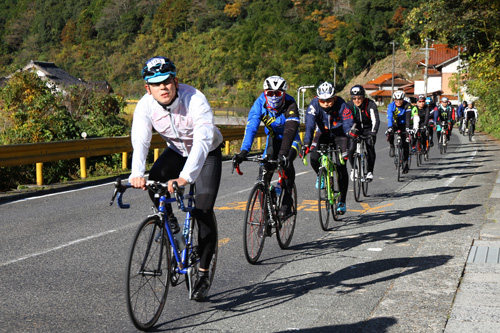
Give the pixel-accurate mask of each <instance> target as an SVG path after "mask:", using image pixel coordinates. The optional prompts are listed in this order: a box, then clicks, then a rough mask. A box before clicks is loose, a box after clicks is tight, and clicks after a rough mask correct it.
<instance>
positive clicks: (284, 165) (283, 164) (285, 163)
mask: <svg viewBox="0 0 500 333" xmlns="http://www.w3.org/2000/svg"><path fill="white" fill-rule="evenodd" d="M288 163H289V159H288V158H286V157H285V156H284V155H279V156H278V164H279V165H280V167H282V168H283V169H286V168H287V167H288Z"/></svg>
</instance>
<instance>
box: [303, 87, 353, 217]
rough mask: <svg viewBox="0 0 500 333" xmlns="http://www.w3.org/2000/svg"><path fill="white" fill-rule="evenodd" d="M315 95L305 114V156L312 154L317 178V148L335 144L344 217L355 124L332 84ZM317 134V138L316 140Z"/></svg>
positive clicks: (340, 212)
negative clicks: (338, 156)
mask: <svg viewBox="0 0 500 333" xmlns="http://www.w3.org/2000/svg"><path fill="white" fill-rule="evenodd" d="M316 94H317V96H316V97H315V98H313V100H312V101H311V103H310V104H309V106H308V108H307V110H306V116H305V121H306V133H305V135H304V146H303V147H302V148H303V151H302V154H303V156H305V155H306V154H308V153H309V152H310V153H311V155H310V156H311V157H310V161H311V167H312V168H313V169H314V171H315V172H316V174H317V173H318V171H319V167H320V163H319V157H320V156H319V153H318V151H317V145H319V144H328V143H335V145H336V146H337V147H338V148H340V151H341V153H342V157H341V159H340V161H337V170H338V171H339V177H338V185H339V189H340V202H339V205H338V207H337V212H338V213H339V214H341V215H342V214H345V212H346V197H347V189H348V187H349V179H348V178H347V177H348V175H347V167H346V165H345V162H346V160H347V159H348V154H347V147H348V135H349V133H350V130H351V128H352V126H353V124H354V119H353V116H352V112H351V110H350V109H349V108H348V107H347V106H346V104H345V101H344V100H343V99H342V98H341V97H339V96H335V87H334V86H333V85H332V84H331V83H329V82H324V83H322V84H321V85H319V86H318V88H317V89H316ZM315 130H316V135H315V137H314V138H313V136H314V131H315ZM313 141H314V143H315V144H314V145H313ZM316 186H317V187H319V186H322V184H316Z"/></svg>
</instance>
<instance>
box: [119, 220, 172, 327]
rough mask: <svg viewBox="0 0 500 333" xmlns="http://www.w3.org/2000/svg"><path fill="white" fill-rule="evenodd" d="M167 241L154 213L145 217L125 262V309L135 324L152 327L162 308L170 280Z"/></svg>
mask: <svg viewBox="0 0 500 333" xmlns="http://www.w3.org/2000/svg"><path fill="white" fill-rule="evenodd" d="M170 260H171V257H170V243H169V241H168V237H167V236H166V234H165V229H164V227H163V225H162V221H160V219H159V218H158V217H157V216H150V217H148V218H147V219H146V220H144V221H143V222H142V223H141V225H140V227H139V229H138V230H137V233H136V235H135V237H134V241H133V243H132V247H131V249H130V255H129V261H128V265H127V278H126V283H127V284H126V298H127V310H128V313H129V315H130V318H131V320H132V322H133V324H134V326H135V327H137V328H138V329H140V330H147V329H149V328H151V327H152V326H153V325H154V324H155V323H156V321H157V320H158V318H159V317H160V315H161V312H162V311H163V307H164V306H165V301H166V299H167V294H168V287H169V283H170Z"/></svg>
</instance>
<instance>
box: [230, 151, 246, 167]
mask: <svg viewBox="0 0 500 333" xmlns="http://www.w3.org/2000/svg"><path fill="white" fill-rule="evenodd" d="M247 155H248V152H247V151H246V150H242V151H241V152H240V153H239V154H236V155H234V157H233V162H234V163H235V164H241V162H243V161H244V160H246V158H247Z"/></svg>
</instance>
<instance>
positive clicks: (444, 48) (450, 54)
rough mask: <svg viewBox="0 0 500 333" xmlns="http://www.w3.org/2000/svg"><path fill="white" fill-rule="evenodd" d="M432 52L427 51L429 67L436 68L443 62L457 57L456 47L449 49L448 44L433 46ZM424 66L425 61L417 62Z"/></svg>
mask: <svg viewBox="0 0 500 333" xmlns="http://www.w3.org/2000/svg"><path fill="white" fill-rule="evenodd" d="M431 48H433V49H434V50H430V51H429V67H432V66H437V65H439V64H442V63H443V62H445V61H447V60H450V59H451V58H454V57H456V56H458V47H455V48H453V49H450V48H449V47H448V44H433V45H432V46H431ZM420 63H422V64H425V59H422V60H420V61H419V64H420Z"/></svg>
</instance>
